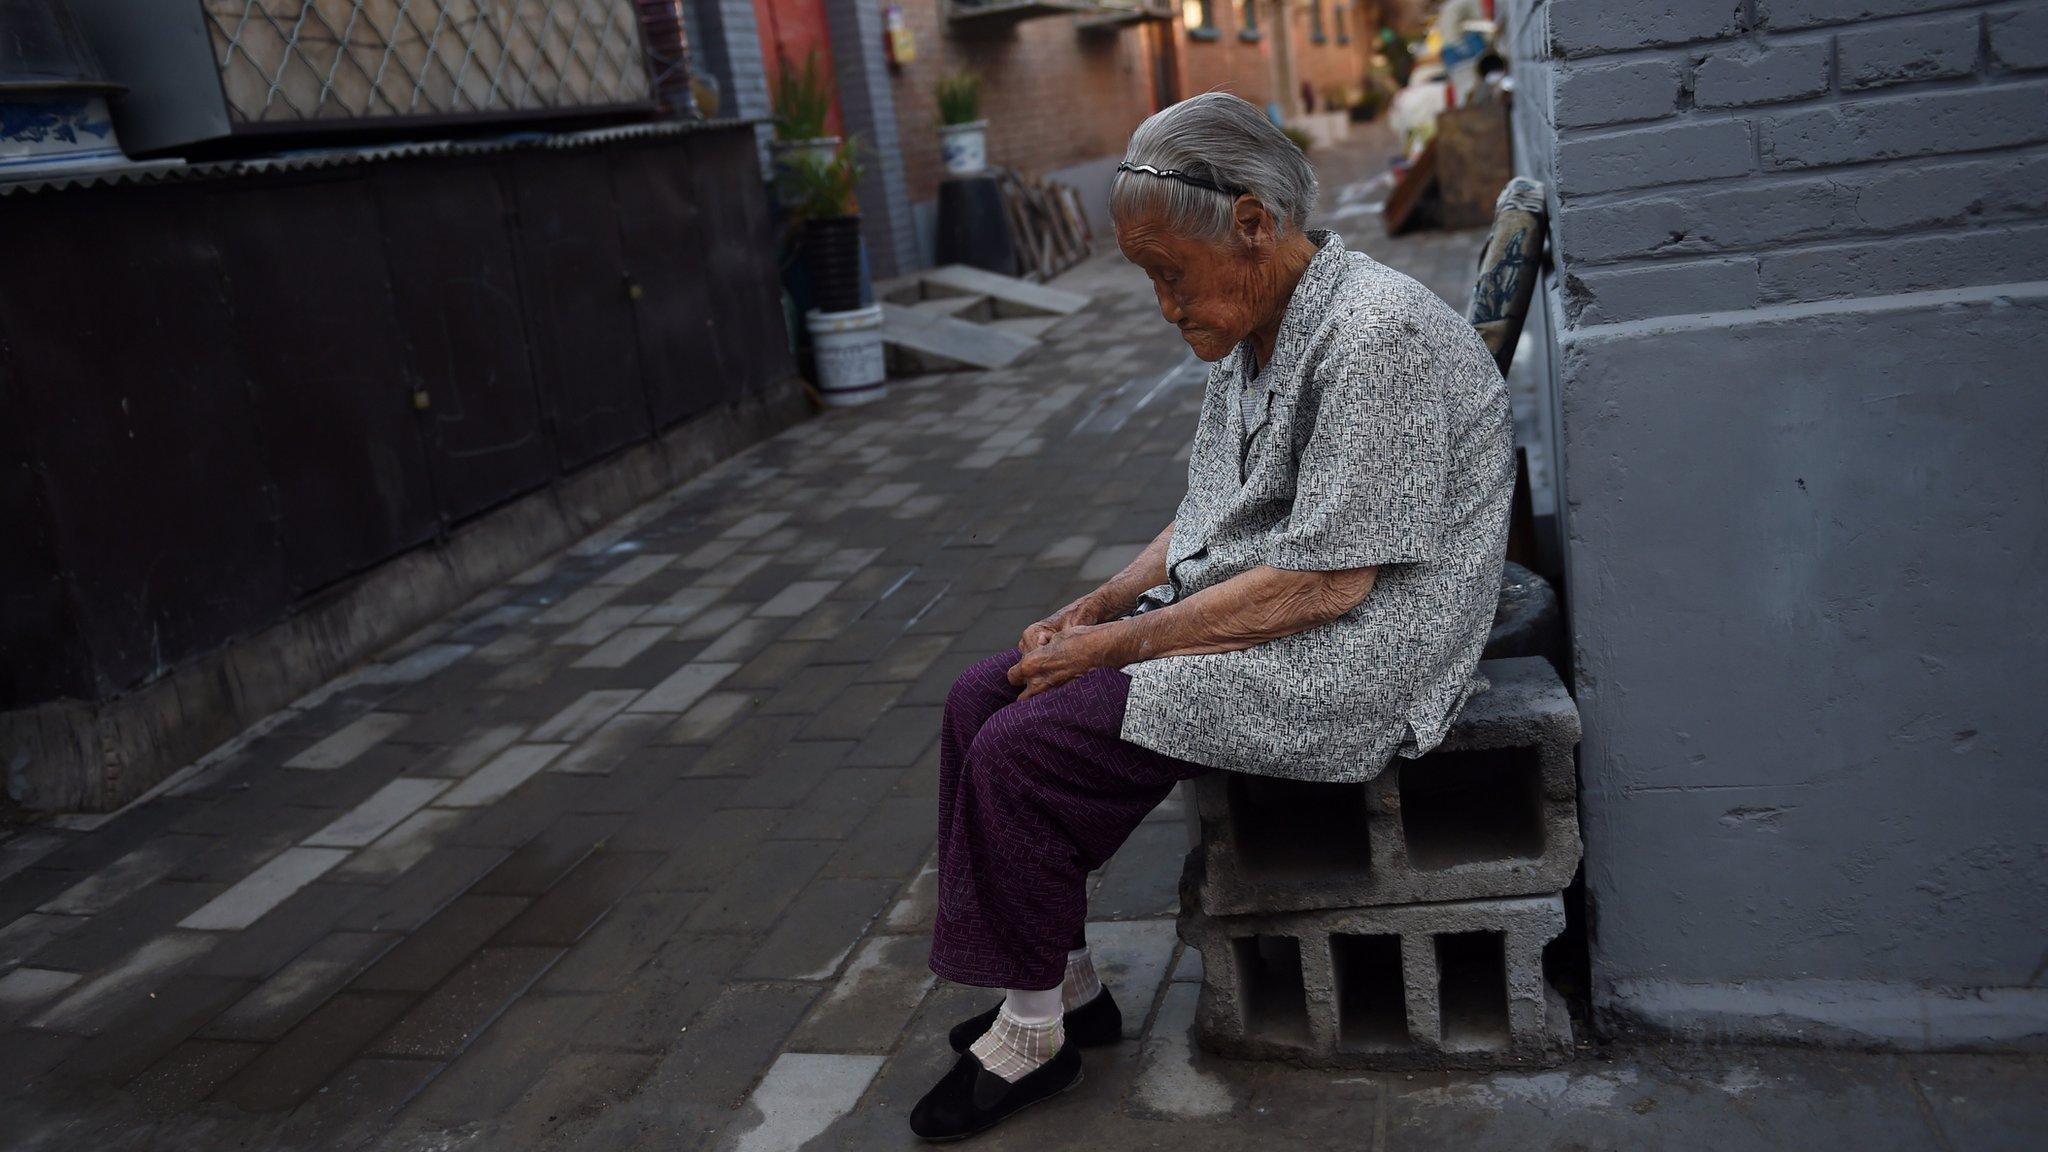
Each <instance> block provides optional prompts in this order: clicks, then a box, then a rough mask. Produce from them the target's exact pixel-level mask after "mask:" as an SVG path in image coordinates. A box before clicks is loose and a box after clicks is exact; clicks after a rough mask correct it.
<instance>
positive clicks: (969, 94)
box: [938, 71, 988, 176]
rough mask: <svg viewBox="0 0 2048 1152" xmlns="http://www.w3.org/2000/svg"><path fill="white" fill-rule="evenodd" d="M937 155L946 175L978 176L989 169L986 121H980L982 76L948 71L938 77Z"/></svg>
mask: <svg viewBox="0 0 2048 1152" xmlns="http://www.w3.org/2000/svg"><path fill="white" fill-rule="evenodd" d="M938 99H939V154H940V155H941V156H943V157H944V158H945V161H946V174H947V175H949V176H979V175H980V174H981V173H982V172H983V171H985V170H987V168H988V121H986V120H983V119H982V118H981V77H979V76H976V75H975V74H974V73H972V72H965V71H962V72H949V73H947V74H946V75H944V76H941V77H940V78H939V89H938Z"/></svg>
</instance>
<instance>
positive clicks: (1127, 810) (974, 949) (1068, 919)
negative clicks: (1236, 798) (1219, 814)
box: [931, 649, 1208, 990]
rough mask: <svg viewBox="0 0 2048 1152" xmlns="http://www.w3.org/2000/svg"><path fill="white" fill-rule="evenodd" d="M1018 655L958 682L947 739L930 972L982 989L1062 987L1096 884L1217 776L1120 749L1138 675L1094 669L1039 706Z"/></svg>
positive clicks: (943, 737)
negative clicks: (1090, 888)
mask: <svg viewBox="0 0 2048 1152" xmlns="http://www.w3.org/2000/svg"><path fill="white" fill-rule="evenodd" d="M1021 658H1022V657H1021V655H1020V654H1019V653H1018V652H1016V651H1015V650H1014V649H1013V650H1011V651H1008V652H1003V653H1000V654H998V655H995V656H991V657H989V658H988V659H986V660H983V661H981V662H980V663H979V664H976V665H974V666H973V667H972V668H969V669H968V670H967V671H966V672H964V673H962V674H961V676H960V679H959V680H957V681H955V682H954V684H953V690H952V691H951V692H950V693H948V694H947V697H946V715H945V719H944V721H943V722H942V725H941V728H940V732H939V911H938V920H937V922H936V924H935V925H934V926H933V929H932V959H931V967H932V971H934V972H936V973H938V974H939V975H941V976H943V977H945V978H946V979H948V980H952V981H955V982H957V983H961V984H971V985H976V986H979V987H983V988H1018V989H1025V990H1036V989H1043V988H1056V987H1058V986H1059V984H1060V981H1061V979H1062V978H1063V977H1064V976H1065V974H1066V963H1067V952H1068V950H1069V949H1070V948H1074V947H1078V946H1079V942H1080V941H1081V940H1082V939H1083V936H1082V924H1083V923H1084V922H1085V921H1086V919H1087V916H1088V895H1087V892H1086V888H1085V885H1086V884H1087V879H1088V873H1090V872H1091V871H1094V870H1095V869H1096V868H1099V867H1101V866H1102V863H1103V861H1105V860H1108V859H1109V858H1110V856H1111V855H1112V854H1114V853H1115V852H1116V850H1117V848H1119V847H1120V846H1122V844H1123V842H1124V840H1125V839H1127V838H1128V837H1129V836H1130V834H1131V831H1132V830H1133V829H1135V828H1136V827H1137V826H1138V823H1139V821H1141V820H1143V819H1144V818H1145V814H1146V813H1148V812H1150V811H1152V809H1153V808H1154V807H1156V806H1158V804H1159V802H1160V801H1161V800H1164V799H1166V796H1167V793H1169V792H1171V791H1172V790H1173V785H1174V783H1175V782H1176V781H1179V780H1185V779H1187V778H1188V777H1191V776H1199V775H1201V774H1202V773H1203V772H1206V771H1208V769H1206V768H1204V767H1203V766H1201V765H1200V764H1191V763H1189V762H1187V761H1185V760H1176V759H1174V758H1173V757H1171V756H1166V755H1162V754H1161V753H1158V752H1154V751H1152V750H1151V749H1149V748H1140V747H1139V746H1137V745H1136V744H1131V743H1128V742H1126V741H1124V740H1123V739H1122V738H1121V737H1120V736H1119V735H1118V733H1119V732H1120V731H1121V730H1122V727H1123V719H1124V701H1125V700H1126V699H1127V698H1128V697H1129V696H1130V691H1131V678H1130V677H1129V676H1126V675H1124V674H1123V673H1122V672H1119V671H1113V670H1108V669H1097V670H1095V671H1093V672H1090V673H1088V674H1086V675H1084V676H1080V677H1078V678H1076V679H1074V680H1070V681H1068V682H1067V683H1065V684H1062V685H1060V686H1059V687H1058V688H1055V689H1053V690H1052V691H1050V692H1042V693H1040V694H1038V695H1036V696H1033V697H1032V698H1031V699H1029V700H1025V701H1021V702H1020V701H1019V700H1018V699H1017V692H1018V690H1017V688H1016V687H1014V686H1013V685H1012V684H1011V683H1010V681H1009V678H1008V673H1009V670H1010V666H1011V665H1013V664H1015V663H1016V662H1017V661H1018V660H1019V659H1021Z"/></svg>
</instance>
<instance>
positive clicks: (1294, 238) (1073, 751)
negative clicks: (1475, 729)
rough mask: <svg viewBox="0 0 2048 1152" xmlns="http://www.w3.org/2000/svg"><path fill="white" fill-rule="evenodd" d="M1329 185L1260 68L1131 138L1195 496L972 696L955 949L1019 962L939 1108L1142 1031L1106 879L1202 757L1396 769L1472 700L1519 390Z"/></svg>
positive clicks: (961, 791)
mask: <svg viewBox="0 0 2048 1152" xmlns="http://www.w3.org/2000/svg"><path fill="white" fill-rule="evenodd" d="M1315 200H1316V179H1315V174H1314V173H1313V171H1312V170H1311V169H1310V168H1309V164H1308V161H1307V159H1306V158H1305V157H1304V156H1303V155H1302V154H1301V152H1300V150H1298V149H1297V148H1296V147H1295V146H1294V145H1293V144H1292V143H1290V142H1289V141H1288V139H1287V138H1286V137H1285V136H1284V135H1282V134H1281V133H1280V131H1279V129H1277V128H1275V127H1274V126H1273V125H1272V124H1271V123H1270V122H1269V121H1268V120H1267V119H1266V117H1265V116H1264V114H1262V113H1261V112H1260V111H1259V110H1258V109H1256V108H1254V107H1253V106H1252V105H1250V104H1248V103H1246V102H1244V101H1243V100H1240V99H1238V98H1236V97H1234V96H1227V95H1222V94H1218V93H1211V94H1209V95H1205V96H1198V97H1195V98H1194V99H1192V100H1187V101H1184V102H1182V103H1180V104H1176V105H1174V106H1173V107H1171V108H1168V109H1166V110H1165V111H1163V112H1160V113H1158V114H1157V115H1155V116H1153V117H1152V118H1150V119H1149V120H1147V121H1145V123H1144V124H1142V125H1140V126H1139V128H1138V130H1137V132H1135V133H1134V134H1133V135H1132V136H1131V143H1130V148H1129V150H1128V152H1127V154H1126V157H1125V160H1124V163H1123V164H1121V165H1120V166H1119V167H1118V172H1117V176H1116V180H1115V183H1114V184H1113V185H1112V186H1111V189H1110V208H1111V213H1112V215H1113V216H1114V218H1115V222H1116V236H1117V246H1118V247H1119V248H1121V249H1122V250H1123V254H1124V255H1125V257H1127V258H1128V259H1129V260H1130V261H1131V263H1133V264H1135V265H1137V266H1138V267H1139V268H1141V269H1143V270H1144V272H1145V274H1146V275H1147V276H1148V277H1150V278H1151V280H1152V288H1153V291H1154V292H1155V293H1157V294H1158V297H1159V311H1160V313H1161V314H1162V315H1164V316H1165V317H1166V319H1167V321H1168V322H1170V323H1172V324H1173V325H1174V326H1175V327H1177V328H1179V329H1180V331H1181V336H1182V338H1183V339H1185V340H1186V341H1187V343H1188V346H1189V347H1190V348H1192V349H1194V351H1195V354H1196V355H1197V356H1200V357H1201V358H1202V359H1203V360H1206V361H1209V362H1210V364H1211V368H1210V369H1209V377H1208V383H1207V390H1206V392H1205V394H1204V396H1203V401H1202V414H1201V420H1200V423H1199V424H1198V425H1197V426H1196V428H1195V435H1194V446H1193V449H1192V450H1191V453H1190V455H1189V458H1188V489H1187V494H1186V496H1185V497H1183V498H1182V500H1181V502H1180V510H1179V513H1178V515H1176V517H1175V518H1174V521H1173V523H1171V524H1169V525H1167V526H1166V529H1165V530H1164V531H1162V532H1161V533H1160V534H1159V536H1158V538H1157V539H1155V540H1154V541H1153V542H1152V544H1151V546H1149V547H1147V548H1146V549H1145V550H1144V552H1143V553H1142V554H1141V555H1140V556H1139V557H1138V558H1137V559H1136V560H1134V561H1132V562H1131V564H1130V566H1129V567H1127V568H1125V569H1124V570H1123V571H1122V572H1121V573H1119V574H1118V575H1117V576H1115V577H1114V578H1112V579H1111V580H1110V581H1109V582H1108V583H1106V584H1104V585H1103V586H1102V587H1100V588H1098V589H1096V590H1095V591H1093V592H1091V593H1089V594H1088V595H1086V596H1083V597H1082V598H1081V599H1079V600H1076V601H1075V602H1074V603H1072V604H1069V605H1067V606H1066V607H1064V608H1062V609H1060V610H1059V611H1057V612H1055V613H1053V614H1052V615H1051V616H1048V617H1046V618H1045V619H1044V620H1042V621H1040V622H1038V623H1036V624H1033V625H1032V626H1031V627H1029V628H1027V629H1025V631H1024V635H1023V638H1022V639H1021V640H1020V641H1019V643H1018V645H1017V648H1016V650H1015V651H1009V652H1004V653H1001V654H1000V655H997V656H992V657H990V658H989V659H987V660H984V661H982V662H981V663H979V664H976V665H975V666H973V667H972V668H969V669H968V670H967V672H966V673H964V674H963V675H962V676H961V677H960V679H959V681H958V683H956V684H955V685H954V687H953V690H952V692H951V694H950V696H949V698H948V699H947V702H946V712H945V718H944V722H943V729H942V732H941V737H940V739H941V743H940V762H939V763H940V768H939V770H940V783H939V821H940V823H939V907H938V918H937V922H936V925H935V927H934V931H933V937H932V954H931V967H932V970H933V971H934V972H936V973H938V974H939V975H940V976H943V977H945V978H946V979H949V980H954V981H958V982H960V983H964V984H971V985H977V986H981V987H988V988H1001V989H1003V990H1004V991H1003V999H1002V1002H1001V1003H1000V1004H998V1005H997V1006H996V1007H994V1008H991V1009H990V1010H989V1011H987V1012H985V1013H983V1014H982V1015H980V1016H978V1017H975V1018H974V1019H971V1020H967V1021H964V1022H962V1023H961V1024H960V1025H959V1026H958V1027H957V1028H955V1029H954V1030H953V1036H952V1040H953V1046H954V1048H955V1049H956V1050H959V1051H961V1053H962V1055H961V1056H960V1058H959V1061H958V1062H957V1063H956V1064H955V1066H954V1068H953V1070H952V1071H951V1072H950V1073H948V1074H947V1075H946V1077H945V1078H944V1079H942V1080H941V1081H940V1082H939V1083H938V1085H937V1086H935V1087H934V1088H933V1089H932V1090H931V1092H930V1093H928V1094H927V1095H926V1096H925V1098H924V1099H923V1100H922V1101H920V1102H919V1103H918V1105H917V1106H916V1108H914V1109H913V1110H912V1113H911V1118H910V1123H911V1127H912V1129H913V1130H914V1131H915V1132H917V1134H919V1135H921V1136H924V1137H927V1138H932V1139H944V1138H951V1137H959V1136H964V1135H967V1134H970V1133H972V1132H976V1131H979V1130H981V1129H983V1128H986V1127H988V1126H990V1125H992V1124H994V1123H996V1122H997V1121H999V1120H1001V1119H1002V1118H1003V1117H1004V1116H1007V1115H1008V1114H1010V1113H1012V1112H1014V1111H1016V1110H1017V1109H1019V1108H1022V1107H1024V1106H1025V1105H1027V1104H1031V1103H1034V1102H1036V1101H1038V1100H1042V1099H1044V1098H1045V1097H1047V1096H1050V1095H1053V1094H1055V1093H1057V1092H1060V1091H1063V1090H1064V1089H1066V1088H1069V1087H1072V1086H1073V1085H1074V1084H1076V1083H1078V1082H1079V1081H1080V1078H1081V1061H1080V1056H1079V1054H1078V1049H1080V1048H1083V1047H1088V1046H1091V1045H1097V1044H1109V1043H1114V1042H1115V1041H1117V1040H1118V1039H1119V1038H1120V1036H1121V1032H1122V1019H1121V1016H1120V1014H1119V1011H1118V1009H1117V1006H1116V1002H1115V1001H1114V1000H1113V999H1112V998H1111V996H1110V993H1109V990H1108V989H1106V988H1103V987H1102V985H1101V983H1100V982H1099V981H1098V979H1097V978H1096V974H1095V969H1094V966H1093V963H1092V962H1091V960H1090V958H1089V953H1088V949H1087V945H1086V943H1085V940H1084V937H1083V934H1082V924H1083V921H1084V920H1085V919H1086V916H1087V900H1086V896H1085V890H1084V883H1085V881H1086V878H1087V875H1088V873H1089V872H1090V871H1091V870H1093V869H1095V868H1097V867H1099V866H1101V864H1102V863H1103V862H1104V861H1105V860H1107V859H1108V858H1109V857H1110V855H1111V854H1112V853H1114V852H1115V851H1116V849H1117V847H1118V846H1119V845H1121V844H1122V843H1123V842H1124V839H1125V838H1126V837H1127V836H1129V835H1130V833H1131V831H1132V829H1134V828H1136V827H1137V825H1138V822H1139V821H1140V820H1142V819H1144V817H1145V814H1146V813H1147V812H1148V811H1150V810H1151V809H1152V807H1153V806H1154V805H1156V804H1158V803H1159V801H1160V800H1162V799H1164V798H1165V797H1166V795H1167V793H1168V792H1169V791H1171V790H1172V788H1173V785H1174V783H1175V782H1176V781H1179V780H1183V779H1186V778H1188V777H1191V776H1195V775H1198V774H1200V773H1202V772H1205V771H1208V770H1209V769H1212V768H1222V769H1229V770H1233V771H1238V772H1252V773H1260V774H1265V775H1271V776H1286V777H1293V778H1296V779H1304V780H1322V781H1363V780H1368V779H1371V778H1372V777H1373V776H1375V775H1377V774H1378V773H1379V772H1380V770H1381V769H1382V768H1384V767H1385V766H1386V764H1387V762H1388V760H1389V759H1390V758H1391V757H1393V756H1394V755H1396V754H1399V755H1403V756H1419V755H1421V754H1422V753H1424V752H1426V751H1428V750H1429V749H1430V748H1432V747H1434V746H1435V745H1436V744H1437V742H1438V741H1439V740H1440V739H1442V737H1443V734H1444V730H1445V728H1446V727H1447V726H1448V725H1449V723H1450V721H1451V718H1452V717H1453V716H1454V715H1455V714H1456V712H1457V710H1458V707H1459V706H1460V705H1461V704H1462V703H1463V702H1464V699H1465V694H1466V692H1467V691H1468V689H1467V687H1466V685H1467V681H1468V678H1469V677H1470V675H1471V673H1472V670H1473V665H1474V664H1475V663H1476V662H1477V661H1478V659H1479V652H1480V649H1481V647H1482V646H1483V644H1484V642H1485V639H1486V634H1487V630H1488V627H1489V625H1490V624H1491V621H1492V619H1493V611H1494V604H1495V601H1496V599H1497V597H1498V595H1499V588H1500V571H1501V558H1502V552H1503V549H1504V546H1505V543H1506V538H1507V524H1508V504H1509V498H1510V494H1511V491H1512V487H1513V465H1512V462H1511V455H1512V433H1511V425H1510V422H1509V416H1508V400H1507V391H1506V388H1505V386H1504V385H1503V383H1502V381H1501V377H1500V373H1499V372H1498V371H1497V370H1496V369H1495V367H1494V363H1493V359H1492V357H1491V356H1490V355H1489V354H1488V353H1487V350H1486V348H1485V346H1484V345H1483V344H1482V343H1481V342H1480V340H1479V337H1478V336H1477V334H1475V333H1474V332H1473V330H1472V328H1471V327H1470V326H1469V325H1468V324H1467V323H1466V322H1465V321H1464V319H1463V318H1462V317H1460V316H1459V315H1458V314H1457V313H1456V312H1454V311H1452V310H1451V309H1450V308H1449V307H1448V306H1446V305H1445V304H1444V303H1443V302H1442V301H1441V300H1439V299H1437V298H1436V297H1435V296H1434V295H1432V294H1431V293H1430V292H1429V291H1428V290H1427V289H1425V288H1423V287H1422V286H1421V285H1419V284H1417V283H1416V282H1415V281H1413V280H1411V279H1409V278H1408V277H1406V276H1404V275H1402V274H1400V273H1398V272H1395V271H1393V270H1392V269H1389V268H1386V267H1384V266H1383V265H1380V264H1377V263H1375V262H1374V261H1372V260H1371V259H1369V258H1368V257H1367V256H1366V255H1365V254H1363V253H1359V252H1348V251H1346V250H1345V248H1344V245H1343V243H1342V242H1340V241H1339V240H1338V239H1337V237H1336V236H1335V235H1333V234H1331V233H1329V232H1310V231H1307V230H1306V228H1305V226H1306V224H1307V222H1308V218H1309V213H1310V212H1311V211H1312V210H1313V209H1314V207H1315Z"/></svg>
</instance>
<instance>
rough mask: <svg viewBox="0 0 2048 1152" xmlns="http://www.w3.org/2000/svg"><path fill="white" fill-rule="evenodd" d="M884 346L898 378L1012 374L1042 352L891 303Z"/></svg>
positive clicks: (989, 330)
mask: <svg viewBox="0 0 2048 1152" xmlns="http://www.w3.org/2000/svg"><path fill="white" fill-rule="evenodd" d="M882 342H883V344H884V345H885V346H886V347H887V349H888V352H889V356H890V370H891V371H892V372H896V373H898V374H905V373H915V372H936V371H946V370H949V369H953V368H1007V367H1009V366H1010V365H1012V364H1015V363H1017V362H1018V361H1019V360H1022V359H1023V358H1024V357H1026V356H1028V355H1030V354H1031V353H1032V351H1034V350H1035V349H1036V348H1037V347H1038V341H1037V340H1036V339H1034V338H1032V337H1030V336H1025V335H1021V334H1019V333H1014V332H1007V331H1004V330H1002V329H1000V328H996V327H993V326H991V325H988V324H975V323H971V322H969V321H966V320H958V319H955V318H953V317H951V316H946V315H941V314H939V313H936V312H927V311H923V310H921V309H918V308H915V307H911V306H908V305H903V304H888V303H884V304H883V305H882Z"/></svg>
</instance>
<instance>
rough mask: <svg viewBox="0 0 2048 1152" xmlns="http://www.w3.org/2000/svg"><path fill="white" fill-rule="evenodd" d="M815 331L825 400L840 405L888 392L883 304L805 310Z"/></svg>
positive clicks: (808, 325)
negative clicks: (837, 309) (853, 307)
mask: <svg viewBox="0 0 2048 1152" xmlns="http://www.w3.org/2000/svg"><path fill="white" fill-rule="evenodd" d="M804 327H805V328H808V329H809V330H810V333H811V354H812V356H813V358H814V359H815V360H816V361H817V364H818V391H819V392H821V393H823V394H824V397H825V403H826V404H828V405H831V406H832V407H835V408H839V407H845V406H848V405H852V404H866V403H869V402H871V401H875V400H880V399H881V398H882V397H883V396H884V395H886V394H887V393H888V383H887V381H888V377H889V373H888V369H887V367H886V366H885V365H884V364H883V361H882V306H881V305H880V304H870V305H868V306H867V307H866V308H856V309H854V310H853V311H851V312H820V311H818V310H817V309H816V308H813V309H811V310H810V311H809V312H807V313H805V314H804Z"/></svg>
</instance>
